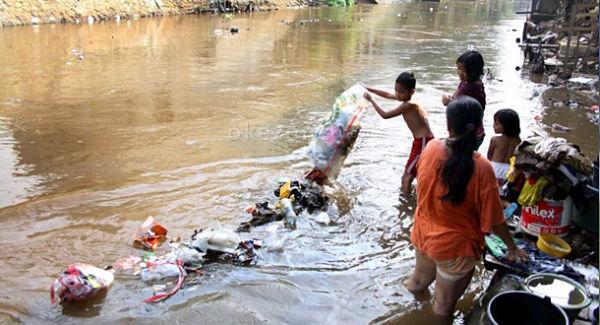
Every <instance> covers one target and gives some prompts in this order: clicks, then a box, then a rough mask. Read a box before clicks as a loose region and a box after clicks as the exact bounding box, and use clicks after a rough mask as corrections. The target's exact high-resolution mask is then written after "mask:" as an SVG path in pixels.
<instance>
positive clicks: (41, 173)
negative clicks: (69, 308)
mask: <svg viewBox="0 0 600 325" xmlns="http://www.w3.org/2000/svg"><path fill="white" fill-rule="evenodd" d="M524 6H526V4H524V3H516V2H510V1H489V2H487V3H483V4H482V3H441V4H439V3H405V4H397V5H377V6H356V7H353V8H349V9H347V8H314V9H313V8H309V9H299V10H291V9H290V10H280V11H273V12H263V13H253V14H240V15H236V16H235V17H234V18H233V19H230V20H228V19H225V18H224V17H223V16H217V15H203V16H185V17H165V18H156V19H142V20H139V21H121V22H120V23H116V22H104V23H100V24H94V25H55V26H38V27H19V28H5V29H0V167H1V168H0V230H1V232H2V234H1V235H0V247H1V248H2V251H3V253H2V254H1V256H0V322H1V323H4V322H8V323H11V322H25V323H55V322H60V323H73V324H86V323H89V324H97V323H138V322H143V323H244V324H246V323H265V322H268V323H275V324H279V323H290V324H314V323H320V324H339V323H346V324H364V323H369V322H382V323H402V324H419V323H423V322H427V320H428V318H429V316H430V313H431V307H430V305H429V304H427V303H419V302H415V301H414V299H413V296H412V295H411V294H410V293H408V292H407V291H406V290H405V289H404V287H403V286H402V285H401V283H402V281H403V280H404V279H405V278H406V277H407V276H408V275H409V274H410V272H411V271H412V269H413V267H414V251H413V249H412V246H411V245H410V241H409V233H410V228H411V225H412V214H413V209H414V198H413V199H411V198H408V199H400V198H399V185H400V176H401V174H402V171H403V166H404V164H405V162H406V159H407V156H408V153H409V151H410V149H409V148H410V144H411V141H412V138H411V135H410V132H409V130H408V129H407V127H406V125H405V124H404V122H403V121H402V120H401V119H392V120H382V119H381V118H379V116H377V115H376V113H375V112H374V111H373V110H371V111H368V112H367V113H366V115H365V116H364V117H363V119H362V125H363V127H362V131H361V133H360V135H359V137H358V140H357V143H356V145H355V147H354V148H353V150H352V152H351V154H350V155H349V157H348V159H347V160H346V164H345V166H344V168H343V169H342V171H341V173H340V176H339V178H338V182H337V185H336V186H335V188H334V189H333V190H332V193H333V201H334V202H333V206H334V208H335V209H334V213H333V218H334V220H335V223H334V224H333V225H330V226H321V225H319V224H317V223H315V222H314V221H313V220H312V219H311V218H310V217H308V216H303V217H301V219H300V220H299V224H298V229H297V230H295V231H292V232H290V231H288V230H286V229H284V228H282V227H281V226H273V225H266V226H261V227H258V228H256V229H254V230H253V232H252V233H251V234H250V235H248V234H243V236H245V237H248V236H251V237H256V238H262V239H263V241H264V247H263V248H262V249H261V250H260V251H259V252H260V259H259V261H258V264H257V265H256V266H252V267H240V266H234V265H227V264H213V265H209V266H207V267H206V268H205V275H204V276H201V277H198V278H196V279H194V280H193V281H192V282H191V283H188V284H186V285H185V286H184V288H183V289H182V290H181V291H180V292H179V293H178V294H177V295H175V296H174V297H172V298H170V299H169V300H167V301H166V302H164V303H159V304H154V305H147V304H144V303H143V300H144V299H145V298H147V297H148V296H150V295H151V294H152V289H151V287H150V286H148V285H146V284H145V283H143V282H141V281H140V280H139V279H138V278H136V277H134V276H128V275H117V277H116V280H115V283H114V284H113V286H112V287H111V289H110V291H109V293H108V295H107V297H106V298H105V299H104V301H102V302H101V303H99V304H98V305H96V306H94V307H93V308H88V309H86V310H81V311H79V312H76V313H70V314H63V313H61V312H59V311H57V310H56V309H54V308H52V306H51V305H50V301H49V287H50V285H51V283H52V281H53V280H54V279H55V278H56V277H57V275H58V274H59V273H60V271H62V270H63V269H64V268H65V267H66V266H67V265H69V264H70V263H71V262H75V261H79V262H86V263H90V264H94V265H96V266H105V265H110V264H112V263H113V262H114V261H115V260H116V259H118V258H120V257H123V256H126V255H131V254H140V251H139V250H136V249H135V248H133V247H132V237H131V236H132V233H133V231H134V230H135V228H136V227H137V226H138V225H139V224H140V223H141V222H142V221H143V220H144V219H146V217H148V216H149V215H152V216H154V217H156V218H157V219H158V220H160V221H161V222H162V223H163V224H164V225H166V226H167V227H168V229H169V234H170V235H171V236H176V235H179V236H181V237H182V238H184V239H185V238H188V237H189V235H190V234H191V233H192V231H193V229H196V228H201V227H202V228H204V227H217V228H218V227H223V228H235V227H236V226H237V225H238V224H239V222H240V221H241V219H240V217H241V215H242V212H243V209H244V208H245V207H247V206H249V205H252V204H253V203H254V202H258V201H261V200H263V199H264V198H270V197H272V190H273V189H274V188H275V179H276V178H277V177H279V176H290V177H298V176H300V175H302V173H303V172H304V171H305V170H306V169H308V168H309V167H310V163H309V161H308V159H307V158H306V157H305V155H304V151H305V150H306V148H307V145H308V142H309V141H310V139H311V138H312V133H313V131H314V129H315V127H316V125H318V123H319V121H321V120H323V119H324V118H326V117H327V115H328V112H329V107H330V106H331V104H332V103H333V101H334V99H335V98H336V97H337V95H338V94H340V93H341V92H342V91H343V90H344V89H346V88H348V87H349V86H351V85H352V84H354V83H356V82H359V81H360V82H363V83H365V84H368V85H373V86H378V87H383V88H387V89H389V90H391V89H393V82H394V80H395V78H396V76H397V75H398V74H399V73H400V72H401V71H406V70H411V71H413V72H414V73H415V74H416V77H417V80H418V82H417V93H416V95H415V97H413V98H414V100H415V101H417V102H419V103H421V104H422V106H423V107H424V108H425V109H426V110H427V111H428V114H429V115H428V116H429V121H430V123H431V125H432V128H433V131H434V133H435V134H436V135H437V136H440V137H443V136H446V135H447V133H446V129H445V116H444V107H443V106H442V104H441V96H442V94H443V93H444V92H452V91H453V90H454V89H455V88H456V86H457V84H458V77H457V75H456V68H455V64H454V62H455V60H456V58H457V57H458V55H460V54H461V53H462V52H463V51H465V50H467V49H469V48H471V47H473V48H476V49H478V50H479V51H481V52H482V53H483V55H484V57H485V59H486V65H487V67H489V68H490V70H491V72H492V73H493V75H494V78H486V81H485V83H486V91H487V96H488V106H487V109H486V112H485V120H484V123H485V127H486V133H487V134H488V135H491V134H493V130H492V116H493V113H494V112H495V111H496V110H498V109H501V108H506V107H511V108H513V109H516V110H517V111H518V112H519V114H520V116H521V127H522V129H523V133H522V135H523V136H527V135H531V134H532V133H533V132H541V133H544V132H546V131H547V127H546V126H545V125H547V124H548V123H549V122H547V121H545V120H542V123H537V122H536V121H535V119H534V116H536V115H540V114H542V112H544V103H543V101H542V98H541V96H540V93H541V92H542V91H543V90H544V89H545V87H546V86H544V85H542V84H537V83H535V82H532V81H531V80H530V79H529V78H527V77H524V76H523V75H522V72H518V71H516V70H515V66H519V65H521V61H522V57H521V53H520V51H519V49H518V47H517V46H516V44H515V38H517V37H520V36H521V27H522V24H523V19H524V18H523V17H522V16H515V15H514V12H515V11H517V10H519V9H522V8H523V7H524ZM231 27H237V28H239V33H237V34H231V33H230V32H229V30H230V28H231ZM380 102H381V103H382V104H383V105H384V107H385V108H388V109H389V108H391V107H392V105H393V103H392V102H389V101H385V100H381V101H380ZM545 116H546V117H545V118H544V119H546V118H550V119H554V120H557V121H565V119H566V117H567V116H568V118H569V119H568V120H567V121H569V122H568V123H570V126H573V127H575V129H574V130H573V131H572V132H570V133H567V134H565V136H566V137H567V138H569V139H570V140H572V141H575V142H576V143H578V144H580V145H582V147H583V149H584V151H585V152H586V153H587V154H588V155H590V156H592V157H594V156H595V155H596V154H597V143H598V132H597V126H595V124H594V123H593V122H592V121H590V118H589V115H587V113H586V112H585V111H584V110H583V109H581V110H573V109H568V108H563V109H562V110H561V109H560V108H557V107H553V108H552V110H551V111H550V114H546V115H545ZM551 123H555V122H554V121H551ZM594 130H595V131H594ZM488 141H489V136H488V138H486V141H485V142H484V145H483V146H482V148H481V149H480V151H481V152H484V153H485V152H486V150H487V146H488ZM336 211H337V212H336ZM488 276H489V275H487V274H486V273H485V272H482V271H481V268H480V270H479V271H478V272H477V275H476V277H475V278H474V281H472V283H471V285H470V287H469V288H468V290H467V293H466V295H465V298H464V299H462V300H461V302H460V304H459V305H460V306H459V307H460V309H461V310H462V311H463V312H464V311H465V310H467V309H468V307H469V306H470V305H471V304H472V301H473V299H474V298H476V297H477V296H478V295H480V294H481V292H482V289H483V286H484V284H485V282H486V278H487V277H488ZM459 318H460V317H459ZM459 322H460V321H459Z"/></svg>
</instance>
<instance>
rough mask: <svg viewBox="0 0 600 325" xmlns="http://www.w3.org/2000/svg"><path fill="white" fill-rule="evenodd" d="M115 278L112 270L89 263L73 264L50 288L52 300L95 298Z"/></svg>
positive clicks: (75, 300) (57, 301)
mask: <svg viewBox="0 0 600 325" xmlns="http://www.w3.org/2000/svg"><path fill="white" fill-rule="evenodd" d="M113 280H114V275H113V273H112V272H111V271H107V270H103V269H100V268H97V267H95V266H93V265H89V264H83V263H75V264H71V265H69V267H68V268H67V269H66V270H65V271H63V272H62V273H61V274H60V276H59V277H58V279H56V280H54V283H53V284H52V287H51V288H50V302H51V303H52V304H56V303H64V302H78V301H85V300H89V299H92V298H95V297H96V296H98V295H99V294H100V293H101V292H103V291H106V290H108V288H109V287H110V285H111V284H112V282H113Z"/></svg>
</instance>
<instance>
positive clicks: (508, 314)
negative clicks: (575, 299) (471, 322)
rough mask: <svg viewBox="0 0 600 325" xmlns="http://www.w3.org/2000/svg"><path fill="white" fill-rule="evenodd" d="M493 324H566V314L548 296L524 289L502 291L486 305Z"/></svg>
mask: <svg viewBox="0 0 600 325" xmlns="http://www.w3.org/2000/svg"><path fill="white" fill-rule="evenodd" d="M487 316H488V318H489V319H490V323H492V324H494V325H505V324H506V325H513V324H539V325H568V324H569V319H568V318H567V314H566V313H565V312H564V310H562V309H561V308H560V307H559V306H557V305H555V304H553V303H552V302H551V300H550V299H549V298H541V297H539V296H537V295H534V294H532V293H529V292H525V291H504V292H501V293H499V294H497V295H495V296H494V297H493V298H492V300H490V303H489V304H488V307H487Z"/></svg>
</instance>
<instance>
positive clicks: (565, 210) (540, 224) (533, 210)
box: [521, 197, 573, 237]
mask: <svg viewBox="0 0 600 325" xmlns="http://www.w3.org/2000/svg"><path fill="white" fill-rule="evenodd" d="M572 213H573V200H571V198H570V197H567V198H566V199H565V200H562V201H553V200H548V199H545V200H541V201H539V202H538V203H537V204H534V205H528V206H523V208H522V209H521V229H523V231H525V232H526V233H528V234H530V235H533V236H539V234H553V235H557V236H561V237H562V236H564V235H566V234H567V233H568V232H569V229H570V228H571V214H572Z"/></svg>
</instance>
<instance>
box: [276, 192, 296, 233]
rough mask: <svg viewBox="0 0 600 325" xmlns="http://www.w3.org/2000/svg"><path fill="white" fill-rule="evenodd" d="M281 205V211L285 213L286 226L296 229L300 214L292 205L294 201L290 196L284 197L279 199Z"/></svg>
mask: <svg viewBox="0 0 600 325" xmlns="http://www.w3.org/2000/svg"><path fill="white" fill-rule="evenodd" d="M279 205H280V209H281V213H282V214H283V215H284V217H285V218H284V221H285V226H286V227H288V228H290V229H296V220H297V219H298V216H297V215H296V212H295V211H294V207H293V206H292V201H290V199H288V198H283V199H281V200H279Z"/></svg>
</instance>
